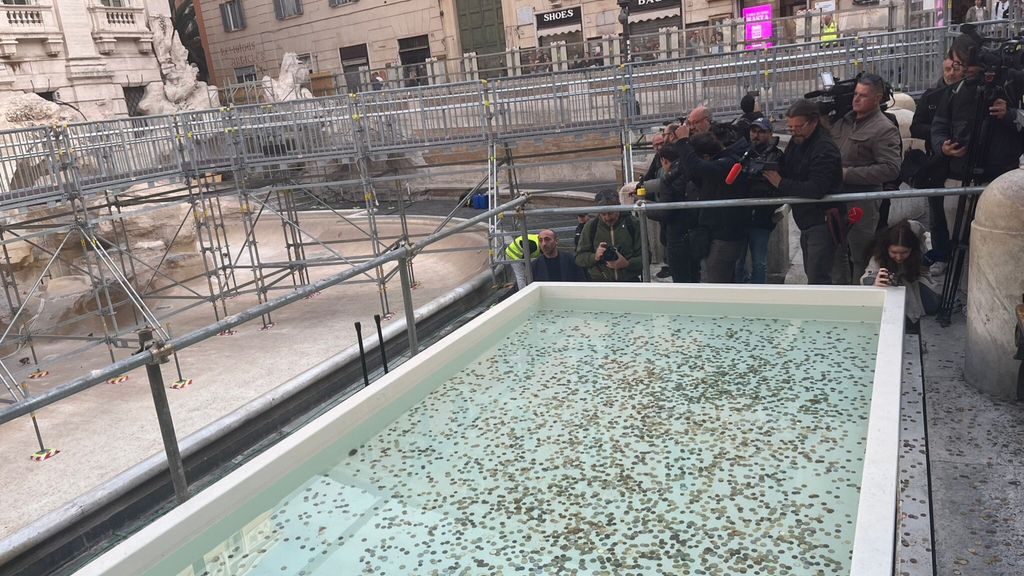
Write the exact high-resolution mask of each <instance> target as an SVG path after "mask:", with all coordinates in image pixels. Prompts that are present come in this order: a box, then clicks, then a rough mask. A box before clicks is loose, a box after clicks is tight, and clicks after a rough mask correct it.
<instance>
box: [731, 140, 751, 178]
mask: <svg viewBox="0 0 1024 576" xmlns="http://www.w3.org/2000/svg"><path fill="white" fill-rule="evenodd" d="M753 154H754V148H753V146H751V147H750V148H748V149H747V151H746V152H744V153H743V156H740V159H739V160H737V161H736V163H735V164H733V165H732V168H731V169H730V170H729V174H728V175H727V176H726V177H725V183H726V185H728V186H732V183H733V182H735V181H736V179H737V178H739V177H740V172H742V171H743V165H744V164H746V163H747V160H750V157H751V155H753Z"/></svg>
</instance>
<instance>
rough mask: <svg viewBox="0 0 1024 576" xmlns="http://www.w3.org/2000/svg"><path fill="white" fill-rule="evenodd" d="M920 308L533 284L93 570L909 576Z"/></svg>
mask: <svg viewBox="0 0 1024 576" xmlns="http://www.w3.org/2000/svg"><path fill="white" fill-rule="evenodd" d="M903 298H904V292H903V289H902V288H893V289H876V288H870V287H822V288H818V287H807V286H756V287H748V286H741V285H726V286H719V285H686V284H646V285H613V284H594V283H589V284H565V283H549V284H543V283H535V284H533V285H531V286H530V287H528V288H527V289H526V290H523V291H521V292H520V293H518V294H517V295H516V296H514V297H512V298H510V299H508V300H506V301H505V302H503V303H501V304H500V305H498V306H495V307H494V308H492V309H491V310H489V311H488V312H486V313H485V314H483V315H481V316H480V317H478V318H476V319H475V320H474V321H472V322H470V323H469V324H467V325H466V326H464V327H463V328H461V329H459V330H457V331H456V332H454V333H452V334H451V335H450V336H448V337H446V338H445V339H444V340H442V341H441V342H439V343H438V344H436V345H434V346H432V347H430V348H429V349H427V350H425V351H423V352H421V353H420V354H419V355H417V356H416V357H414V358H412V359H411V360H409V361H407V362H406V363H405V364H403V365H402V366H400V367H399V368H397V369H395V370H394V371H392V372H391V373H390V374H388V375H386V376H385V377H383V378H381V379H380V380H378V381H376V382H374V383H373V384H371V385H370V386H369V387H368V388H366V389H364V390H362V391H360V392H359V393H357V394H355V395H354V396H353V397H351V398H349V399H348V400H346V401H345V402H344V403H342V404H341V405H339V406H338V407H336V408H334V409H333V410H331V411H329V412H328V413H326V414H324V415H323V416H321V417H319V418H317V419H316V420H314V421H313V422H311V423H310V424H308V425H306V426H304V427H303V428H301V429H299V430H298V431H296V432H295V433H293V434H291V435H290V436H289V437H287V438H286V439H284V440H282V441H281V442H279V443H278V444H276V445H275V446H273V447H272V448H270V449H268V450H267V451H266V452H264V453H263V454H261V455H259V456H258V457H256V458H254V459H253V460H252V461H250V462H248V463H247V464H245V465H243V466H242V467H240V468H239V469H238V470H236V471H235V472H233V473H231V474H230V475H228V476H227V477H225V478H224V479H223V480H221V481H219V482H217V483H215V484H214V485H212V486H211V487H209V488H207V489H206V490H204V491H202V492H201V493H199V494H197V495H196V496H194V497H193V498H192V499H191V500H189V501H188V502H186V503H184V504H182V505H180V506H178V507H177V508H175V509H174V510H172V511H171V512H169V513H168V514H166V515H164V516H163V517H161V518H159V519H158V520H156V521H155V522H153V523H152V524H150V525H149V526H147V527H145V528H144V529H142V530H141V531H139V532H138V533H137V534H135V535H134V536H132V537H131V538H129V539H127V540H126V541H125V542H123V543H121V544H120V545H118V546H117V547H116V548H114V549H112V550H110V551H109V552H107V553H106V554H104V555H103V556H101V557H99V558H98V559H96V560H95V561H93V562H92V563H91V564H89V565H87V566H86V567H85V568H83V569H82V570H81V571H80V572H79V573H80V574H83V575H92V574H117V575H121V574H123V575H131V576H137V575H140V574H152V575H156V574H168V575H184V576H188V575H196V576H198V575H200V574H208V575H210V576H213V575H217V574H302V575H311V574H339V573H346V574H349V573H351V574H356V573H361V574H371V573H374V574H430V573H438V574H454V573H458V574H501V573H515V572H523V573H527V574H560V573H566V574H568V573H578V574H601V573H607V574H619V573H631V574H690V573H693V574H730V575H732V574H773V575H775V574H793V575H804V574H851V575H855V576H879V575H886V574H891V572H892V567H893V546H894V543H895V507H896V490H897V461H898V438H899V405H900V377H901V362H902V329H903ZM282 360H286V359H282Z"/></svg>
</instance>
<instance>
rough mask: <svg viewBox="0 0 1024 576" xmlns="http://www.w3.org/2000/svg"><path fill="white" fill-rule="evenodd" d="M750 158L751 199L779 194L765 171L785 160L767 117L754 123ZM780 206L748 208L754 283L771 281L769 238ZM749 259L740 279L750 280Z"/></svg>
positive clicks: (742, 265)
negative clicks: (748, 274) (747, 267)
mask: <svg viewBox="0 0 1024 576" xmlns="http://www.w3.org/2000/svg"><path fill="white" fill-rule="evenodd" d="M748 134H749V138H750V151H749V152H748V154H749V160H747V161H746V162H744V164H745V166H744V168H743V169H744V172H746V174H747V182H748V185H749V187H750V193H749V196H750V197H751V198H768V197H771V196H774V195H775V187H774V186H772V185H771V184H769V183H768V181H767V180H765V178H764V171H765V170H774V171H776V172H778V170H779V165H780V163H781V162H782V150H780V149H779V146H778V144H779V139H778V138H776V137H775V135H774V134H772V123H771V122H769V121H768V119H767V118H758V119H756V120H754V121H753V122H751V123H750V130H749V131H748ZM777 209H778V206H751V207H748V208H747V210H749V214H750V220H749V222H748V223H747V229H746V232H747V248H748V250H749V251H750V264H751V269H750V277H749V278H750V283H751V284H765V283H767V282H768V239H769V238H770V237H771V235H772V229H774V228H775V220H774V214H775V210H777ZM746 276H747V274H746V262H745V259H744V258H741V260H740V262H739V266H737V274H736V277H737V281H738V282H740V281H745V279H746Z"/></svg>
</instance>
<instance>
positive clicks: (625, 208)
mask: <svg viewBox="0 0 1024 576" xmlns="http://www.w3.org/2000/svg"><path fill="white" fill-rule="evenodd" d="M983 191H984V188H982V187H980V186H970V187H966V188H910V189H907V190H882V191H878V192H850V193H847V194H828V195H826V196H823V197H822V198H797V197H795V196H789V197H779V198H730V199H727V200H693V201H687V202H644V203H643V204H634V205H627V204H622V205H618V206H600V207H597V206H582V207H570V206H567V207H561V208H533V209H529V210H524V212H525V213H526V215H527V216H530V215H541V214H593V213H594V212H638V211H640V212H647V211H649V210H698V209H700V208H735V207H738V206H781V205H782V204H820V203H822V202H852V201H863V200H886V199H892V198H927V197H932V196H960V195H964V194H981V193H982V192H983Z"/></svg>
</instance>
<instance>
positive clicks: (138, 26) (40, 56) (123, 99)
mask: <svg viewBox="0 0 1024 576" xmlns="http://www.w3.org/2000/svg"><path fill="white" fill-rule="evenodd" d="M169 15H170V7H169V4H168V2H167V0H0V98H2V97H3V93H4V92H8V93H10V92H33V93H36V94H39V95H40V96H42V97H43V98H45V99H47V100H51V101H55V102H58V103H65V104H69V105H71V106H73V107H75V108H77V109H78V110H79V111H80V112H81V113H82V114H83V115H84V116H85V117H86V118H87V119H90V120H96V119H102V118H109V117H117V116H125V115H129V114H130V113H132V112H133V111H134V107H135V106H136V105H137V104H138V101H139V100H140V99H141V98H142V93H143V89H144V87H145V86H146V84H148V83H150V82H154V81H160V66H159V64H158V63H157V61H156V58H155V57H154V56H153V45H152V39H153V34H152V32H151V31H150V28H149V19H150V18H151V17H159V16H163V17H167V16H169Z"/></svg>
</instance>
